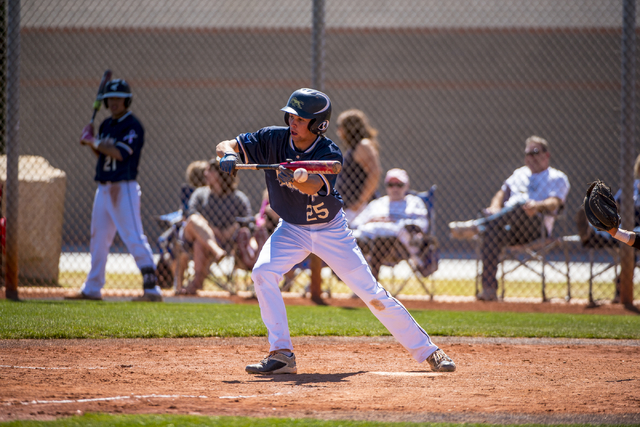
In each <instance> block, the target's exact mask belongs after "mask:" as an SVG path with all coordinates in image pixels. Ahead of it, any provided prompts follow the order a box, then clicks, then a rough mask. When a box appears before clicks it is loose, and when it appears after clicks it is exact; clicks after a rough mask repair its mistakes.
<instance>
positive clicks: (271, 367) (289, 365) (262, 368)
mask: <svg viewBox="0 0 640 427" xmlns="http://www.w3.org/2000/svg"><path fill="white" fill-rule="evenodd" d="M245 370H246V371H247V372H248V373H250V374H262V375H274V374H297V373H298V368H296V355H295V354H292V355H291V356H287V355H284V354H282V353H278V352H275V351H272V352H271V353H269V355H268V356H267V357H265V358H264V359H262V360H261V361H260V363H256V364H255V365H247V367H246V368H245Z"/></svg>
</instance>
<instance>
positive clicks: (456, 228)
mask: <svg viewBox="0 0 640 427" xmlns="http://www.w3.org/2000/svg"><path fill="white" fill-rule="evenodd" d="M550 158H551V154H550V152H549V143H548V142H547V141H546V140H545V139H543V138H540V137H539V136H531V137H529V138H528V139H527V140H526V141H525V150H524V163H525V166H522V167H520V168H518V169H516V170H515V171H514V172H513V174H512V175H511V176H510V177H509V178H507V180H506V181H505V182H504V183H503V184H502V187H501V188H500V190H499V191H498V192H497V193H496V194H495V195H494V196H493V198H492V199H491V204H490V205H489V207H488V208H486V209H484V211H483V213H484V214H485V215H486V217H485V218H481V219H476V220H471V221H464V222H452V223H450V224H449V229H450V231H451V235H452V237H454V238H458V239H469V238H471V237H473V236H474V235H476V234H478V233H482V248H481V250H482V292H481V293H480V294H478V296H477V298H478V299H479V300H482V301H495V300H497V299H498V297H497V290H498V281H497V279H496V273H497V270H498V260H499V256H500V251H501V250H502V248H503V247H505V246H512V245H516V244H526V243H529V242H531V241H533V240H535V239H537V238H539V237H541V233H542V221H544V225H545V229H546V233H547V235H548V234H550V233H551V230H552V228H553V221H554V215H555V214H557V213H558V210H559V209H560V208H561V207H562V206H563V205H564V203H565V201H566V199H567V194H568V193H569V188H570V186H569V179H568V178H567V176H566V175H565V174H564V173H563V172H561V171H559V170H557V169H554V168H552V167H549V161H550Z"/></svg>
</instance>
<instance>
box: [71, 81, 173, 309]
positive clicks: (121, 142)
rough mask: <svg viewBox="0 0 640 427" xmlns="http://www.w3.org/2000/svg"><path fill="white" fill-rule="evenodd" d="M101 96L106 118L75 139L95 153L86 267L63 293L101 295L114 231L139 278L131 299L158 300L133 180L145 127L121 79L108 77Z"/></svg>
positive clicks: (87, 296) (84, 296)
mask: <svg viewBox="0 0 640 427" xmlns="http://www.w3.org/2000/svg"><path fill="white" fill-rule="evenodd" d="M102 98H103V99H104V105H105V107H106V108H108V109H109V111H110V112H111V117H109V118H107V119H105V120H104V121H103V122H102V124H101V125H100V129H99V131H98V137H97V138H94V130H93V124H88V125H87V126H85V128H84V129H83V133H82V138H81V140H80V144H82V145H88V146H90V147H91V148H92V150H93V152H94V153H95V154H96V156H98V163H97V165H96V176H95V180H96V182H97V183H98V189H97V190H96V195H95V199H94V202H93V211H92V213H91V271H90V272H89V275H88V276H87V279H86V281H85V282H84V284H83V285H82V288H81V289H80V293H78V294H77V295H74V296H71V297H67V298H68V299H90V300H99V299H102V296H101V292H102V288H103V286H104V282H105V268H106V265H107V256H108V255H109V248H110V247H111V244H112V243H113V239H114V237H115V235H116V231H117V232H118V234H119V235H120V238H121V239H122V241H123V242H124V243H125V244H126V245H127V249H128V250H129V252H130V253H131V255H133V258H134V259H135V261H136V265H137V266H138V268H139V269H140V272H141V274H142V278H143V288H144V294H143V295H142V296H141V297H137V298H134V299H133V300H134V301H162V294H161V292H160V287H159V286H158V284H157V276H156V271H155V270H156V269H155V263H154V262H153V252H152V251H151V246H149V242H148V241H147V237H146V236H145V234H144V231H143V230H142V220H141V219H140V193H141V191H140V186H139V185H138V182H137V181H136V177H137V175H138V164H139V163H140V154H141V153H142V146H143V145H144V128H143V127H142V124H141V123H140V121H139V120H138V119H137V118H136V117H135V116H134V115H133V114H132V113H131V111H129V106H130V105H131V100H132V94H131V89H130V87H129V85H128V83H127V82H126V81H124V80H121V79H115V80H111V81H109V82H108V83H107V85H106V89H105V94H104V95H103V97H102Z"/></svg>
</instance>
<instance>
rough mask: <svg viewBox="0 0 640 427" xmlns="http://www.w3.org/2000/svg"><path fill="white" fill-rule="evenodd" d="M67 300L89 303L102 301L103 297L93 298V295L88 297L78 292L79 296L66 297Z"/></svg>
mask: <svg viewBox="0 0 640 427" xmlns="http://www.w3.org/2000/svg"><path fill="white" fill-rule="evenodd" d="M64 299H67V300H80V299H85V300H89V301H102V297H92V296H91V295H87V294H85V293H84V292H78V293H77V294H73V295H67V296H65V297H64Z"/></svg>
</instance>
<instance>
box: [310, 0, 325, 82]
mask: <svg viewBox="0 0 640 427" xmlns="http://www.w3.org/2000/svg"><path fill="white" fill-rule="evenodd" d="M311 37H312V40H311V85H312V87H313V88H314V89H317V90H319V91H322V92H324V0H313V29H312V35H311Z"/></svg>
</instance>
